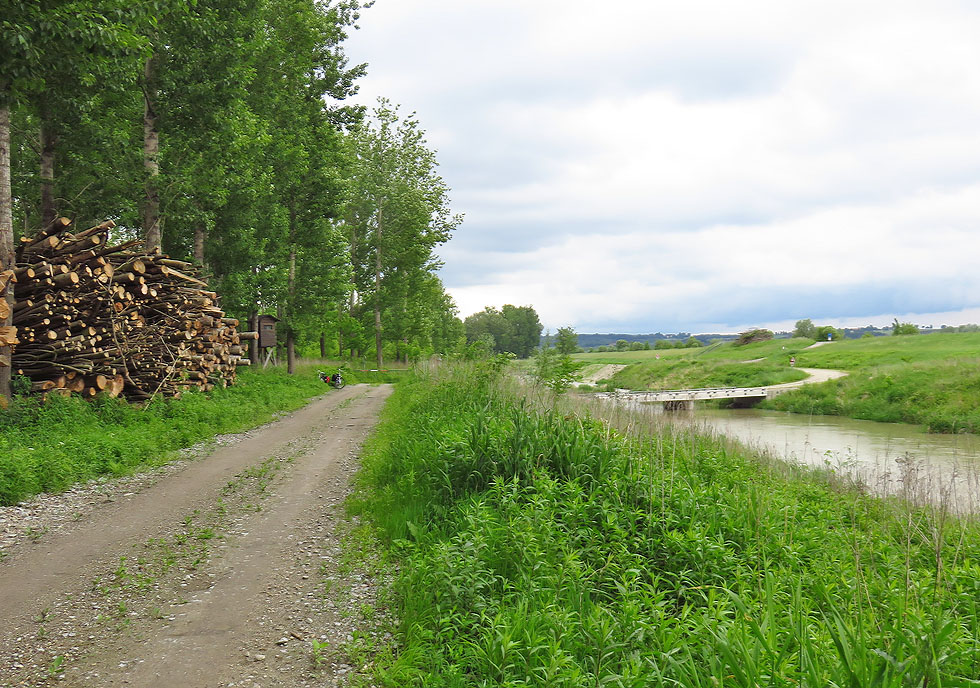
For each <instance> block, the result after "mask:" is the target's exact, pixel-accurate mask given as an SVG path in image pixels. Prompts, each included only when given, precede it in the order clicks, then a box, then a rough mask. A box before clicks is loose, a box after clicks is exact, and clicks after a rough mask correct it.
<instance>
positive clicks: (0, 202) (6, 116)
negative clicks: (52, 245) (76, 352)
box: [0, 91, 14, 400]
mask: <svg viewBox="0 0 980 688" xmlns="http://www.w3.org/2000/svg"><path fill="white" fill-rule="evenodd" d="M3 95H5V94H4V93H3V92H2V91H0V96H3ZM12 206H13V198H12V193H11V189H10V106H9V105H8V104H6V103H4V102H2V101H0V272H3V271H4V270H6V269H8V268H12V267H13V266H14V218H13V207H12ZM0 297H2V298H3V299H4V300H6V302H7V305H8V306H9V308H6V309H4V310H5V311H6V317H5V318H3V320H2V321H0V324H3V325H4V326H9V325H12V324H13V321H14V315H13V314H14V285H13V283H8V284H7V286H6V288H5V289H4V290H3V292H2V293H0ZM12 353H13V347H9V346H4V347H0V397H3V398H4V400H6V399H10V396H11V394H10V366H11V360H10V359H11V355H12Z"/></svg>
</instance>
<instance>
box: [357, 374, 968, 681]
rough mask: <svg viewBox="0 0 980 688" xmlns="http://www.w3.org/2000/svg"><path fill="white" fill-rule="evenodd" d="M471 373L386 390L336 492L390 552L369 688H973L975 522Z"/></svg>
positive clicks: (678, 432) (694, 435)
mask: <svg viewBox="0 0 980 688" xmlns="http://www.w3.org/2000/svg"><path fill="white" fill-rule="evenodd" d="M497 377H498V376H496V375H494V374H493V372H492V371H489V372H488V371H481V370H480V369H479V368H475V369H467V370H460V371H457V372H455V373H448V372H443V373H442V374H441V377H436V378H428V379H421V380H416V381H412V382H409V383H407V384H405V385H403V386H401V387H399V388H398V389H397V390H396V391H395V393H394V395H393V397H392V398H391V401H390V403H389V405H388V407H387V408H386V410H385V413H384V417H383V420H382V424H381V426H380V428H379V431H378V433H377V434H376V435H375V437H374V438H373V439H372V440H371V442H370V443H369V445H368V447H367V448H366V452H365V456H364V460H363V469H362V472H361V474H360V476H359V490H358V493H357V495H356V496H355V499H354V500H353V502H352V504H351V508H352V510H353V511H354V512H355V513H359V514H362V515H364V516H366V517H368V519H369V520H370V522H372V523H373V524H374V526H375V527H376V528H377V529H378V532H379V533H380V534H381V536H382V538H383V540H384V541H385V542H386V543H387V546H388V547H389V548H390V552H391V554H392V555H393V556H394V558H395V559H397V560H399V561H400V565H399V567H398V569H399V571H400V573H399V574H398V577H397V581H396V583H395V584H394V588H395V598H396V600H397V602H396V603H395V610H394V611H395V616H396V617H397V618H398V619H399V621H398V627H397V629H396V640H395V643H396V647H395V652H394V653H392V654H388V653H380V654H379V655H378V658H377V661H376V663H375V671H376V674H377V676H376V678H375V680H376V681H377V683H378V684H380V685H385V686H454V687H455V686H459V687H462V686H568V687H572V686H574V687H585V686H636V687H639V686H684V687H688V686H691V687H700V686H704V687H708V686H711V687H725V686H731V687H734V686H744V687H746V688H748V687H750V686H751V687H753V688H755V687H757V686H786V687H789V686H810V687H812V688H817V687H818V686H819V687H824V686H842V687H843V686H848V687H851V688H861V687H864V686H882V687H890V688H891V687H893V688H898V687H912V686H968V685H970V686H976V685H980V684H978V683H976V682H975V681H973V680H971V679H973V678H975V677H977V676H980V644H978V640H977V638H978V636H980V528H978V527H977V524H976V523H975V522H974V521H972V520H968V519H959V518H956V517H954V516H953V515H951V514H949V513H945V512H940V511H934V510H927V509H913V508H912V507H907V506H904V505H902V504H899V503H897V502H893V501H882V500H876V499H872V498H867V497H862V496H861V495H860V493H859V492H858V491H856V490H854V489H852V488H849V487H846V486H834V485H832V484H831V483H829V482H828V481H827V479H825V478H822V477H820V476H818V475H816V474H811V473H807V472H803V471H802V469H801V470H800V471H791V470H790V469H788V468H786V467H783V466H782V465H781V464H767V463H764V462H762V461H761V460H758V459H756V458H753V457H751V456H748V455H745V454H742V453H740V452H739V451H736V450H734V449H732V448H730V447H728V446H727V445H725V444H724V443H722V442H719V441H715V440H713V439H710V438H706V437H702V436H699V435H696V434H690V433H686V432H681V431H670V432H668V431H662V432H665V433H666V434H650V435H647V436H641V437H639V438H634V439H626V438H624V437H623V436H622V435H620V434H619V433H617V432H615V431H613V430H612V429H611V428H610V426H609V425H607V424H606V423H604V422H602V421H600V420H597V419H593V418H589V417H583V416H581V415H577V414H575V413H573V412H570V411H567V410H566V411H556V410H539V409H538V408H537V407H536V406H535V405H533V404H531V403H530V402H528V401H527V400H525V399H523V398H520V397H519V396H518V395H517V394H516V393H509V392H506V391H503V390H502V389H500V388H499V387H497V386H495V385H494V384H492V383H491V382H490V380H492V379H496V378H497Z"/></svg>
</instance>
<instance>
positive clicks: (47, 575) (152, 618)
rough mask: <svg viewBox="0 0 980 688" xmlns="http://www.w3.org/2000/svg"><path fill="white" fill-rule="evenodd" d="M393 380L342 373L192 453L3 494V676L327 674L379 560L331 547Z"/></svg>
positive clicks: (118, 678)
mask: <svg viewBox="0 0 980 688" xmlns="http://www.w3.org/2000/svg"><path fill="white" fill-rule="evenodd" d="M390 391H391V390H390V387H388V386H380V387H369V386H365V385H357V386H350V387H347V388H345V389H344V390H340V391H337V392H331V393H330V394H327V395H325V396H323V397H320V398H318V399H316V400H314V401H313V402H312V403H311V404H310V405H308V406H307V407H305V408H303V409H301V410H299V411H297V412H295V413H292V414H290V415H288V416H285V417H283V418H281V419H279V420H277V421H275V422H273V423H270V424H268V425H266V426H263V427H261V428H257V429H254V430H251V431H249V432H248V433H243V434H242V435H239V436H228V437H223V438H220V440H219V442H218V444H223V445H224V446H219V447H218V448H217V449H216V450H214V451H213V452H210V453H209V454H208V455H207V456H204V457H203V458H198V459H196V460H193V459H188V460H185V461H181V462H178V463H177V464H175V465H171V466H167V467H164V468H161V469H156V470H154V471H150V472H148V473H146V474H143V475H141V476H134V477H130V478H126V479H123V480H120V481H114V482H109V483H97V484H94V485H89V486H86V487H82V488H78V489H76V490H73V491H71V492H69V493H67V494H65V495H51V496H47V497H43V498H39V499H36V500H33V501H32V502H31V503H29V504H26V505H20V506H18V507H8V508H6V509H5V510H3V512H2V513H0V525H2V526H3V533H2V535H3V540H0V542H3V543H5V544H4V550H3V551H4V553H5V555H4V557H3V560H2V561H0V686H39V685H47V684H51V685H65V686H115V685H133V686H188V687H195V686H202V687H203V686H208V687H209V686H252V687H255V688H258V687H260V686H265V687H268V686H304V685H318V686H322V685H337V683H338V682H339V681H341V680H342V679H343V678H344V677H345V676H348V675H350V674H352V673H355V672H356V671H357V670H358V669H360V668H362V667H358V666H354V665H353V664H352V663H351V662H352V661H353V660H352V659H351V657H352V656H355V655H356V656H358V659H360V655H357V654H356V653H352V652H351V647H352V644H354V645H356V644H357V643H358V642H360V639H363V638H370V637H371V636H372V634H373V633H375V632H376V631H375V630H374V629H375V628H376V627H377V623H378V619H377V618H376V617H374V613H373V611H372V610H373V609H374V608H375V607H376V606H377V601H376V599H375V596H376V594H377V590H378V586H377V585H376V583H377V580H376V575H375V574H376V573H377V572H375V573H374V574H369V573H368V571H369V570H370V566H369V563H370V562H366V561H358V562H353V563H351V562H348V563H346V564H343V563H342V560H343V558H344V556H343V555H344V552H345V548H349V545H347V544H345V537H346V538H348V540H349V539H350V537H352V536H351V535H349V533H351V532H352V530H353V532H355V533H356V532H357V530H356V524H354V523H352V522H350V521H348V520H346V519H345V517H344V515H343V508H342V503H343V500H344V499H345V497H346V496H347V494H348V493H349V485H348V483H349V479H350V477H351V476H352V475H353V473H354V472H355V471H356V469H357V465H358V462H357V452H358V450H359V447H360V444H361V443H362V442H363V440H364V439H365V437H366V436H367V435H368V434H369V432H370V431H371V429H372V428H373V426H374V424H375V423H376V421H377V416H378V412H379V411H380V409H381V407H382V406H383V404H384V401H385V399H386V398H387V396H388V395H389V394H390ZM69 514H70V516H69ZM25 533H27V536H25Z"/></svg>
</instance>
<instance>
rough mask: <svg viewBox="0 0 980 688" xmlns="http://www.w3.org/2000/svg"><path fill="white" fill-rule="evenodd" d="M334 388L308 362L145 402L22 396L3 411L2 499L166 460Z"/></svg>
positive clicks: (0, 440)
mask: <svg viewBox="0 0 980 688" xmlns="http://www.w3.org/2000/svg"><path fill="white" fill-rule="evenodd" d="M327 391H329V390H328V389H327V388H326V387H325V385H324V384H323V383H322V382H320V381H319V379H317V377H316V371H315V369H313V368H305V367H304V368H301V369H299V371H298V372H297V374H296V375H294V376H290V375H287V374H286V373H285V372H284V370H283V369H281V368H269V369H265V370H263V369H257V370H251V369H246V370H244V371H241V373H240V375H239V377H238V382H237V383H236V384H235V385H234V386H233V387H229V388H227V389H216V390H214V391H213V392H211V393H208V394H203V393H188V394H185V395H183V396H182V397H181V398H180V399H163V398H160V399H157V400H154V401H153V402H152V403H151V404H149V405H147V406H145V407H141V406H136V405H131V404H127V403H126V402H124V401H122V400H119V399H110V398H99V399H96V400H94V401H83V400H81V399H79V398H67V399H66V398H61V397H53V398H51V399H49V400H48V401H47V402H44V403H42V402H40V401H39V400H38V399H37V398H25V399H17V400H16V401H15V402H14V404H12V406H11V408H10V409H9V410H7V411H0V504H4V505H8V504H14V503H16V502H18V501H20V500H23V499H25V498H27V497H30V496H31V495H34V494H37V493H40V492H57V491H60V490H64V489H66V488H68V487H70V486H71V485H73V484H74V483H77V482H79V481H83V480H88V479H91V478H95V477H98V476H103V475H121V474H125V473H128V472H131V471H133V470H135V469H137V468H139V467H141V466H147V465H155V464H159V463H163V462H165V461H166V460H168V459H169V458H171V457H172V452H173V451H174V450H177V449H181V448H184V447H189V446H191V445H193V444H195V443H197V442H201V441H203V440H208V439H210V438H211V437H213V436H214V435H217V434H221V433H229V432H239V431H241V430H244V429H246V428H250V427H254V426H255V425H259V424H261V423H264V422H266V421H269V420H271V419H272V418H273V417H274V416H275V415H276V414H278V413H281V412H287V411H292V410H294V409H297V408H299V407H301V406H303V405H304V404H306V403H307V401H308V400H309V399H310V398H311V397H313V396H316V395H318V394H323V393H325V392H327Z"/></svg>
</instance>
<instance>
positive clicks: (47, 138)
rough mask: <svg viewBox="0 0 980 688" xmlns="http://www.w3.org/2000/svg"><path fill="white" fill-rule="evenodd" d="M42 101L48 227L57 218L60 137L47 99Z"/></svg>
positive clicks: (44, 218)
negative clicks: (56, 169) (56, 166)
mask: <svg viewBox="0 0 980 688" xmlns="http://www.w3.org/2000/svg"><path fill="white" fill-rule="evenodd" d="M41 100H42V102H41V106H40V116H41V128H40V140H41V226H42V227H47V226H48V225H49V224H51V223H52V222H54V219H55V217H56V216H57V209H56V208H55V204H54V154H55V149H56V147H57V144H58V136H57V135H56V134H55V133H54V132H53V131H52V129H51V122H50V117H51V113H50V112H49V111H48V106H47V103H46V99H44V98H42V99H41Z"/></svg>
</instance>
